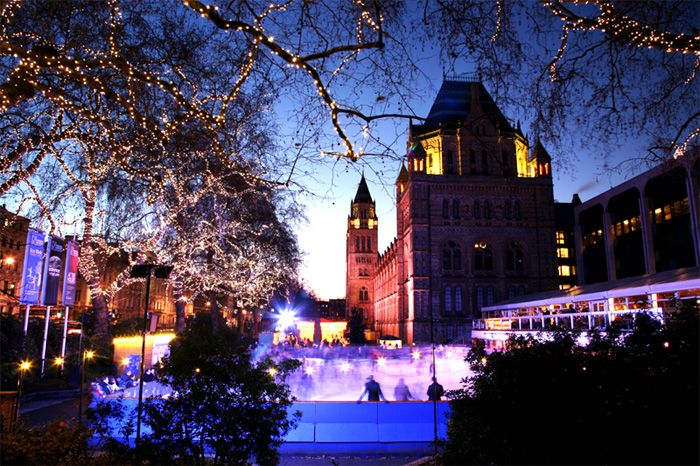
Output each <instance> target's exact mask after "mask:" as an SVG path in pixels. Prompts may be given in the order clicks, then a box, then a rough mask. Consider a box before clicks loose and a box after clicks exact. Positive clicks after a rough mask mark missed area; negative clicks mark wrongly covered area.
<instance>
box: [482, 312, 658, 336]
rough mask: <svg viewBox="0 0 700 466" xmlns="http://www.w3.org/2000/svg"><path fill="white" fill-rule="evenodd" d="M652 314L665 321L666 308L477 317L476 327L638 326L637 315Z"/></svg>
mask: <svg viewBox="0 0 700 466" xmlns="http://www.w3.org/2000/svg"><path fill="white" fill-rule="evenodd" d="M640 313H641V314H648V315H650V316H651V317H652V318H654V319H656V320H658V321H659V322H661V323H663V321H664V317H663V310H662V309H661V308H660V307H654V308H650V309H622V310H618V311H587V312H572V313H566V314H537V315H528V316H504V317H488V318H485V319H475V320H474V323H473V326H472V329H473V330H493V331H499V330H500V331H506V332H512V331H525V332H532V331H542V330H544V331H547V330H555V329H563V328H567V329H570V330H581V331H585V330H591V329H593V328H606V327H607V326H609V325H610V324H611V323H613V322H619V323H622V324H623V328H629V329H630V330H631V329H632V328H633V327H634V321H635V319H636V316H637V314H640Z"/></svg>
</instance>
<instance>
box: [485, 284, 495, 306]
mask: <svg viewBox="0 0 700 466" xmlns="http://www.w3.org/2000/svg"><path fill="white" fill-rule="evenodd" d="M493 301H494V300H493V287H492V286H487V287H486V305H487V306H491V305H492V304H493Z"/></svg>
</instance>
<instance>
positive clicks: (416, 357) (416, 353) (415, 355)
mask: <svg viewBox="0 0 700 466" xmlns="http://www.w3.org/2000/svg"><path fill="white" fill-rule="evenodd" d="M411 357H412V358H413V360H414V361H418V360H419V359H420V358H421V354H420V351H418V350H415V351H413V352H412V353H411Z"/></svg>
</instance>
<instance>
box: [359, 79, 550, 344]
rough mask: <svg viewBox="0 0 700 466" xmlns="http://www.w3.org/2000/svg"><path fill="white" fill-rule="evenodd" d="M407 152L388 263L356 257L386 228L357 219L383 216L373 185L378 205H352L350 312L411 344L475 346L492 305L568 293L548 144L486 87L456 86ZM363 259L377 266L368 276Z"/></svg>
mask: <svg viewBox="0 0 700 466" xmlns="http://www.w3.org/2000/svg"><path fill="white" fill-rule="evenodd" d="M408 148H409V149H408V153H407V155H406V160H405V165H404V166H403V167H402V169H401V172H400V174H399V177H398V179H397V180H396V199H397V206H396V215H397V220H396V221H397V238H396V239H395V241H394V242H393V243H392V244H391V246H390V247H389V248H388V249H387V251H386V252H384V253H383V254H381V255H378V254H377V253H376V251H375V250H374V249H372V250H367V251H363V252H362V254H361V255H360V254H358V252H356V250H354V249H353V247H355V245H356V239H355V238H357V237H361V236H369V237H371V245H372V247H373V248H374V247H376V237H377V226H378V223H377V221H376V220H373V221H372V222H369V221H368V220H367V221H366V222H364V223H363V220H364V219H362V217H361V216H360V217H359V218H357V217H356V216H355V215H354V212H355V210H354V209H356V208H359V209H361V208H362V206H365V207H367V208H369V207H371V209H372V215H373V213H374V203H373V202H372V201H371V197H370V196H369V190H368V189H367V187H366V183H365V181H364V177H363V179H362V180H361V182H360V188H358V196H360V194H362V196H360V198H361V199H364V198H365V197H366V198H369V199H370V203H364V204H363V203H361V202H360V203H358V202H357V201H358V196H356V198H355V201H354V202H353V203H352V206H351V208H352V209H353V211H352V212H353V214H351V216H350V218H349V220H348V243H347V244H348V250H347V251H348V253H347V259H348V264H347V291H348V295H347V300H348V307H347V308H348V310H352V309H353V308H354V307H360V308H361V309H363V311H364V310H366V312H365V315H366V317H367V322H368V325H369V327H370V328H372V329H373V330H376V331H378V332H380V334H381V335H394V336H398V337H400V338H401V339H402V340H403V341H404V342H407V343H409V344H411V343H413V342H429V341H431V329H432V333H433V341H435V342H449V341H468V339H469V334H470V329H471V321H472V318H474V317H478V316H479V314H480V309H481V307H482V306H487V305H489V304H493V303H494V302H496V301H499V300H504V299H509V298H514V297H515V296H518V295H524V294H527V293H532V292H537V291H542V290H549V289H554V288H557V285H558V279H557V267H556V250H555V210H554V199H553V189H552V177H551V168H550V162H551V160H550V157H549V155H548V154H547V152H546V151H545V149H544V148H543V147H542V145H541V144H540V143H539V142H537V143H536V144H535V145H534V147H533V148H532V149H531V148H530V144H529V142H528V140H527V139H526V137H525V136H524V135H523V134H522V132H521V131H520V129H519V128H513V127H512V126H511V125H510V124H509V123H508V120H506V118H505V117H504V116H503V115H502V113H501V112H500V110H499V109H498V107H496V105H495V103H494V102H493V100H492V98H491V96H490V95H489V94H488V93H487V91H486V89H485V88H484V87H483V85H482V84H481V83H480V82H478V81H474V80H446V81H445V82H444V83H443V85H442V87H441V89H440V91H439V93H438V95H437V97H436V99H435V102H434V104H433V106H432V108H431V110H430V113H429V115H428V117H427V119H426V120H425V121H424V122H423V124H421V125H412V126H411V127H410V134H409V141H408ZM364 191H366V193H364ZM373 219H376V217H373ZM370 224H371V225H372V226H371V227H370ZM357 225H359V226H357ZM358 257H366V259H364V260H365V261H367V267H365V268H364V269H362V268H360V269H359V270H358V264H359V263H360V262H358ZM360 273H365V275H362V276H360ZM358 287H364V288H365V289H366V290H367V293H368V294H366V295H363V294H360V293H359V290H358ZM355 294H357V297H358V299H359V298H360V297H361V296H364V297H368V298H369V299H368V300H369V302H370V304H367V303H366V302H365V301H363V302H359V301H356V300H355V296H354V295H355ZM370 306H371V309H370Z"/></svg>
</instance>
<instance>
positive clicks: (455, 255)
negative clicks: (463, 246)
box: [450, 241, 462, 271]
mask: <svg viewBox="0 0 700 466" xmlns="http://www.w3.org/2000/svg"><path fill="white" fill-rule="evenodd" d="M450 242H451V241H450ZM452 268H453V269H454V270H455V271H459V270H462V251H460V249H459V247H458V246H455V247H454V248H453V249H452Z"/></svg>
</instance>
